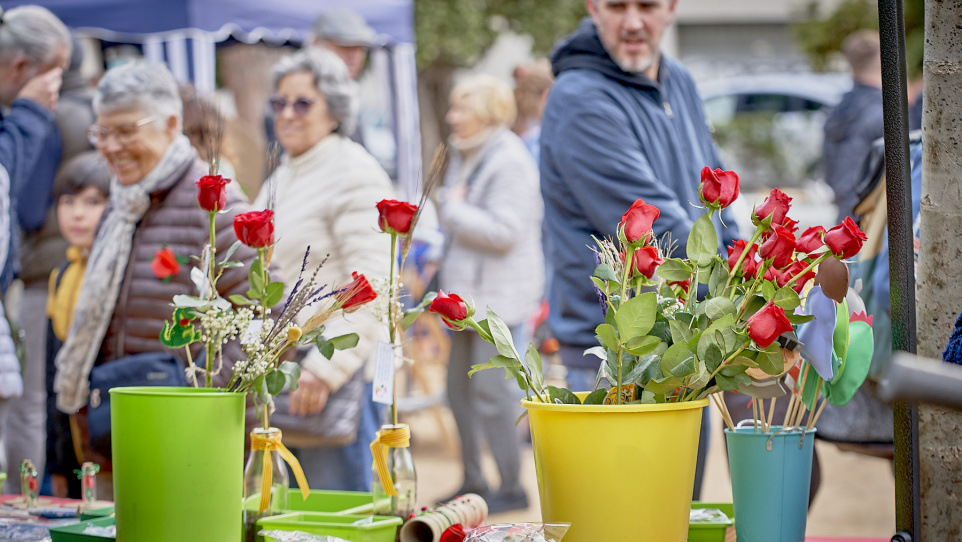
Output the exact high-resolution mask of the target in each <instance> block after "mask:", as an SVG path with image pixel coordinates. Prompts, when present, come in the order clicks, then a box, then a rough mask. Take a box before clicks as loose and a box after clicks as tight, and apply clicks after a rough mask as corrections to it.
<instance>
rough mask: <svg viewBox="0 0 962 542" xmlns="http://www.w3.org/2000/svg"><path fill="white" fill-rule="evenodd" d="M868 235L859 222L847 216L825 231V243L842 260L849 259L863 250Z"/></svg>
mask: <svg viewBox="0 0 962 542" xmlns="http://www.w3.org/2000/svg"><path fill="white" fill-rule="evenodd" d="M866 240H868V237H867V236H866V235H865V234H864V233H862V230H860V229H859V228H858V224H856V223H855V221H854V220H852V217H850V216H847V217H845V220H844V221H843V222H842V223H841V224H839V225H838V226H835V227H834V228H832V229H830V230H828V232H826V233H825V244H826V245H828V249H829V250H831V251H832V254H834V255H835V257H836V258H838V259H840V260H847V259H848V258H851V257H852V256H855V255H856V254H858V251H860V250H862V243H864V242H865V241H866Z"/></svg>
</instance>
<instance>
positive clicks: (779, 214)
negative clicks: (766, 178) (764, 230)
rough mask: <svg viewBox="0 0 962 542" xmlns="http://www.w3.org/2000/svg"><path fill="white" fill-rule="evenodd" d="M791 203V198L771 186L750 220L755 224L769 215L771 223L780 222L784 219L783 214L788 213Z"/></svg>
mask: <svg viewBox="0 0 962 542" xmlns="http://www.w3.org/2000/svg"><path fill="white" fill-rule="evenodd" d="M791 204H792V198H790V197H788V196H787V195H785V193H784V192H782V191H781V190H779V189H777V188H772V191H771V193H769V194H768V197H767V198H765V201H763V202H762V206H761V207H756V208H755V214H754V216H752V222H754V223H755V224H756V225H757V224H758V223H759V222H761V221H762V220H765V219H766V218H768V217H769V216H770V217H772V224H781V223H783V222H784V221H785V215H786V214H788V208H789V207H791Z"/></svg>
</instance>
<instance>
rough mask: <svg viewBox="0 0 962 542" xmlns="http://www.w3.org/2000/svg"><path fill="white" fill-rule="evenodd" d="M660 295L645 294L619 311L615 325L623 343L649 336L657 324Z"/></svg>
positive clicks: (629, 301) (625, 304)
mask: <svg viewBox="0 0 962 542" xmlns="http://www.w3.org/2000/svg"><path fill="white" fill-rule="evenodd" d="M657 309H658V294H656V293H655V292H645V293H643V294H640V295H638V296H635V297H633V298H631V299H629V300H628V301H626V302H625V303H624V304H622V305H621V307H620V308H619V309H618V312H617V314H615V324H616V327H617V328H618V335H619V337H621V340H622V341H629V340H631V339H633V338H634V337H641V336H644V335H647V334H648V332H649V331H651V326H653V325H654V324H655V317H656V316H657V313H658V310H657Z"/></svg>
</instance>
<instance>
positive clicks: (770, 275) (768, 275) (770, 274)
mask: <svg viewBox="0 0 962 542" xmlns="http://www.w3.org/2000/svg"><path fill="white" fill-rule="evenodd" d="M761 270H762V268H761V267H759V268H758V269H756V270H755V275H756V276H755V278H758V276H757V275H758V272H759V271H761ZM777 278H778V271H776V270H775V268H774V267H769V268H768V269H766V270H765V276H764V277H762V279H764V280H768V281H771V282H775V280H776V279H777Z"/></svg>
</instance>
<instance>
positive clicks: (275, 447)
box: [251, 430, 311, 514]
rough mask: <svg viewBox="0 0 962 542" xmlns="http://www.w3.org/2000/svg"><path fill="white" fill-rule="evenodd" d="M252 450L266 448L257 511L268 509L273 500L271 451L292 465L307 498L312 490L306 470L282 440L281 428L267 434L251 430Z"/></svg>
mask: <svg viewBox="0 0 962 542" xmlns="http://www.w3.org/2000/svg"><path fill="white" fill-rule="evenodd" d="M251 450H264V452H265V453H264V470H263V471H262V472H261V504H260V508H259V509H258V511H257V513H258V514H261V513H263V512H264V510H267V506H268V505H269V504H270V502H271V479H272V476H273V472H274V469H273V468H272V466H271V454H270V452H277V453H278V454H279V455H280V456H281V458H283V459H284V461H287V464H288V465H290V466H291V472H293V473H294V478H295V479H296V480H297V485H298V487H300V489H301V496H302V497H304V500H307V497H308V495H310V491H311V490H310V488H308V487H307V478H305V477H304V471H303V470H301V464H300V462H298V461H297V458H296V457H294V454H292V453H291V451H290V450H288V449H287V447H286V446H284V443H283V442H281V431H280V430H277V431H276V432H272V433H270V434H266V435H264V434H258V433H257V432H256V431H255V432H251Z"/></svg>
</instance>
